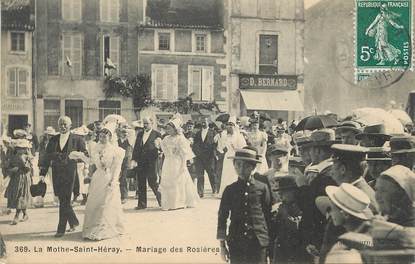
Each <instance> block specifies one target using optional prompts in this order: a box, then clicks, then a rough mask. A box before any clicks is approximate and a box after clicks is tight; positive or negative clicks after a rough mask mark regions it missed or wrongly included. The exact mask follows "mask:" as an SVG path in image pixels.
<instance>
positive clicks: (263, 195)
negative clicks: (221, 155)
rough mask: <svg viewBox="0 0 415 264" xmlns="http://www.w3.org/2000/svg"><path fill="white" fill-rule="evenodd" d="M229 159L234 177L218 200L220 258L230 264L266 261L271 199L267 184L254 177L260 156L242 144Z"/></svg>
mask: <svg viewBox="0 0 415 264" xmlns="http://www.w3.org/2000/svg"><path fill="white" fill-rule="evenodd" d="M229 158H230V159H233V165H234V167H235V170H236V172H237V174H238V180H237V181H236V182H234V183H232V184H230V185H228V186H227V187H226V188H225V190H224V192H223V195H222V200H221V202H220V207H219V216H218V228H217V239H218V240H219V241H220V245H221V254H222V258H223V259H224V260H225V261H227V260H230V262H231V263H266V258H267V247H268V245H269V235H268V226H269V221H270V214H271V198H270V192H269V188H268V186H267V185H266V184H264V183H262V182H260V181H258V180H255V177H254V170H255V167H256V165H257V163H259V162H261V161H260V160H259V158H260V157H259V156H258V154H257V151H255V149H253V148H252V147H244V148H243V149H239V150H237V151H236V152H235V156H233V157H229ZM229 215H230V216H231V221H230V225H229V233H228V234H226V233H227V232H226V230H227V220H228V218H229Z"/></svg>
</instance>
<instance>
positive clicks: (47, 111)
mask: <svg viewBox="0 0 415 264" xmlns="http://www.w3.org/2000/svg"><path fill="white" fill-rule="evenodd" d="M43 104H44V121H45V128H46V127H48V126H51V127H53V128H55V129H57V128H58V119H59V116H60V100H54V99H45V100H44V101H43Z"/></svg>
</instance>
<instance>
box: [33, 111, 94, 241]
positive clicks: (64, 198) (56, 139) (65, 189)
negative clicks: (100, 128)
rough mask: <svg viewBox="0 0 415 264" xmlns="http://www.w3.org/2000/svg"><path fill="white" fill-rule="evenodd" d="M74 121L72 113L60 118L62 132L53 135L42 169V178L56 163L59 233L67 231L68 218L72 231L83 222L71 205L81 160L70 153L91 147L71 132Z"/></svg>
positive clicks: (55, 182) (54, 169)
mask: <svg viewBox="0 0 415 264" xmlns="http://www.w3.org/2000/svg"><path fill="white" fill-rule="evenodd" d="M71 125H72V121H71V119H70V118H69V117H67V116H62V117H60V118H59V120H58V126H59V132H60V134H58V135H55V136H53V137H52V138H51V139H50V141H49V143H48V145H47V147H46V154H45V159H44V162H43V164H42V168H41V171H40V176H41V180H42V181H43V180H44V178H45V175H46V173H47V171H48V169H49V167H52V178H53V191H54V193H55V195H56V196H58V197H59V224H58V230H57V232H56V234H55V237H62V236H63V235H64V234H65V229H66V224H67V223H68V222H69V226H70V229H69V230H68V232H73V231H74V230H75V228H76V227H77V226H78V225H79V221H78V219H77V218H76V215H75V212H74V211H73V209H72V206H71V195H72V191H73V186H74V182H75V177H76V169H77V166H76V164H77V161H76V160H71V159H69V154H70V153H71V152H72V151H80V152H83V153H85V154H87V150H86V146H85V141H84V140H83V138H82V137H80V136H77V135H74V134H72V133H71V132H70V128H71Z"/></svg>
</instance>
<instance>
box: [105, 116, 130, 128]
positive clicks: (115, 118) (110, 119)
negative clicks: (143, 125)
mask: <svg viewBox="0 0 415 264" xmlns="http://www.w3.org/2000/svg"><path fill="white" fill-rule="evenodd" d="M112 122H114V123H117V124H120V123H126V122H127V120H125V118H124V117H122V116H120V115H116V114H111V115H107V116H106V117H105V118H104V120H103V121H102V124H103V125H105V124H107V123H112Z"/></svg>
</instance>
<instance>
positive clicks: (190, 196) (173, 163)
mask: <svg viewBox="0 0 415 264" xmlns="http://www.w3.org/2000/svg"><path fill="white" fill-rule="evenodd" d="M165 129H166V133H167V136H166V137H165V138H164V139H163V140H162V141H161V143H160V147H161V150H162V151H163V153H164V157H165V158H164V162H163V169H162V171H161V183H160V187H159V190H160V193H161V209H162V210H174V209H180V208H185V207H195V206H196V204H197V202H198V201H199V195H198V194H197V190H196V186H195V185H194V184H193V181H192V178H191V176H190V174H189V170H188V169H187V165H186V161H187V160H191V159H192V158H193V157H194V154H193V151H192V149H191V148H190V142H189V140H187V139H186V138H185V137H184V135H183V134H182V133H181V120H180V119H179V118H174V119H172V120H170V121H169V123H168V124H167V125H166V128H165Z"/></svg>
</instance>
